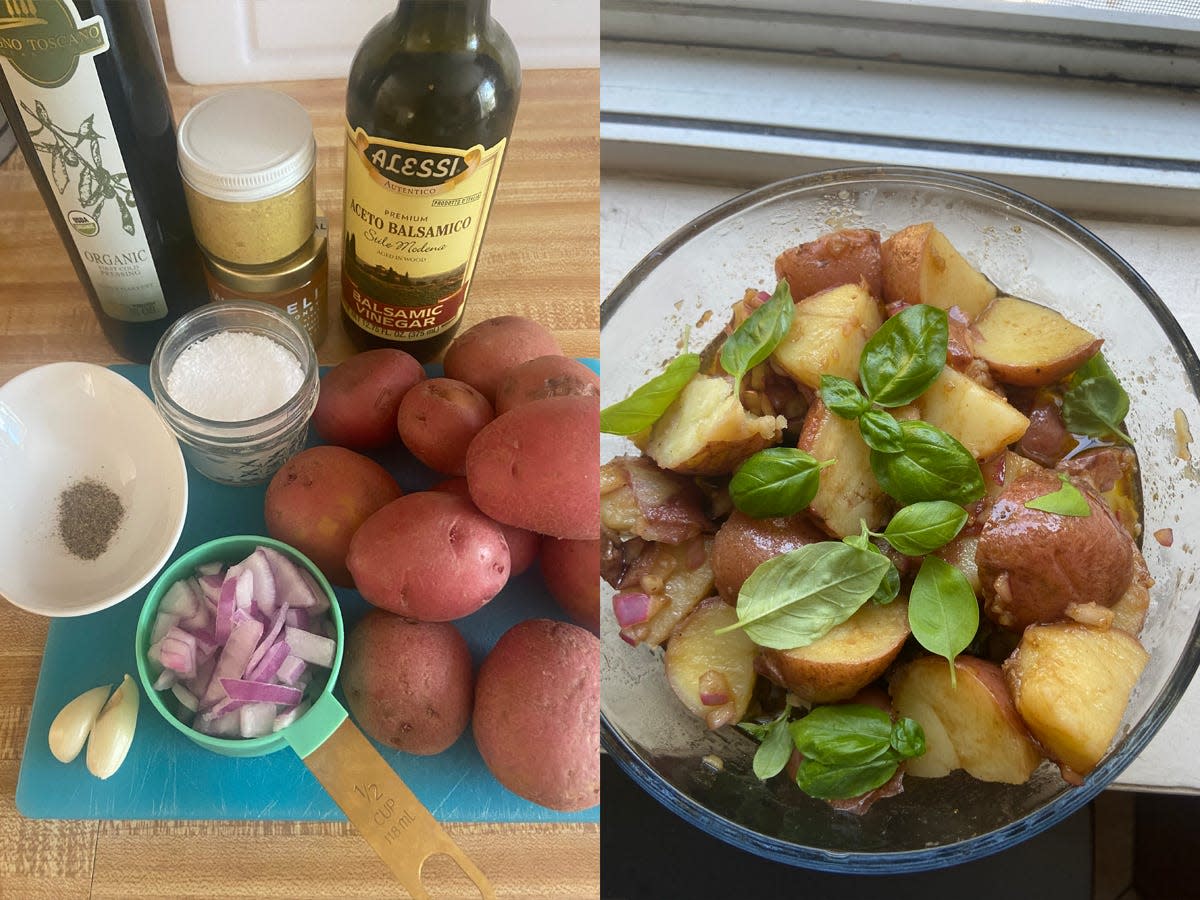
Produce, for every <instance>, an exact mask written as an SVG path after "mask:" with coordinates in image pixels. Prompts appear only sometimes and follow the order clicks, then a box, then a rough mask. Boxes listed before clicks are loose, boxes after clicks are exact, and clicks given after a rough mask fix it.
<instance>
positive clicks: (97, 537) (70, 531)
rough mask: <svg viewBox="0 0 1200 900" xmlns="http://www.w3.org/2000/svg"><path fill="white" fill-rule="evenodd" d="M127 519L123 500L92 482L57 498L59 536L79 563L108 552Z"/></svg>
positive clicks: (77, 484)
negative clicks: (79, 560)
mask: <svg viewBox="0 0 1200 900" xmlns="http://www.w3.org/2000/svg"><path fill="white" fill-rule="evenodd" d="M124 518H125V507H124V506H123V505H122V503H121V498H120V497H118V496H117V495H116V493H114V492H113V490H112V489H111V488H109V487H107V486H106V485H103V484H101V483H100V482H99V481H96V480H95V479H93V478H84V479H82V480H80V481H76V482H75V483H74V484H72V485H70V486H69V487H67V488H65V489H64V490H63V491H62V493H60V494H59V495H58V534H59V536H60V537H61V538H62V540H63V543H64V544H66V547H67V550H69V551H70V552H71V554H72V555H74V556H78V557H79V558H80V559H89V560H90V559H96V558H97V557H98V556H100V554H102V553H103V552H104V551H105V550H107V549H108V542H109V541H111V540H112V536H113V535H114V534H116V531H117V528H119V527H120V525H121V520H122V519H124Z"/></svg>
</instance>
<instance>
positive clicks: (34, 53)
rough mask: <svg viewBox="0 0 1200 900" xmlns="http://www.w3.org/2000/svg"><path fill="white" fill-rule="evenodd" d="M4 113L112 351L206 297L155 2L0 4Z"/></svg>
mask: <svg viewBox="0 0 1200 900" xmlns="http://www.w3.org/2000/svg"><path fill="white" fill-rule="evenodd" d="M0 106H2V107H3V109H4V112H5V114H6V115H7V116H8V121H9V123H10V124H11V125H12V127H13V131H14V132H15V134H16V137H17V142H18V143H19V144H20V146H21V150H22V151H23V152H24V154H25V160H26V162H27V163H28V164H29V168H30V170H31V171H32V173H33V177H34V180H35V181H36V182H37V185H38V189H39V190H40V191H41V193H42V199H43V200H45V202H46V207H47V208H48V209H49V211H50V216H51V218H53V219H54V223H55V225H56V226H57V227H58V232H59V236H60V237H61V238H62V241H63V244H65V245H66V248H67V252H68V253H69V254H70V256H71V261H72V262H73V263H74V264H75V271H76V272H77V273H78V275H79V280H80V281H81V282H83V285H84V288H85V289H86V290H87V294H88V298H89V299H90V301H91V303H92V306H93V308H94V309H95V311H96V315H97V317H98V318H99V320H100V325H101V327H102V328H103V330H104V334H105V336H106V337H107V338H108V340H109V343H111V344H112V345H113V347H114V348H115V349H116V350H117V352H118V353H120V354H121V355H122V356H124V357H126V358H128V359H131V360H134V361H135V362H143V363H145V362H149V361H150V357H151V355H152V354H153V352H154V346H155V344H156V343H157V341H158V339H159V337H160V336H161V335H162V333H163V332H164V331H165V330H166V328H167V326H169V325H170V324H171V322H173V321H174V320H175V319H176V318H178V317H179V316H180V315H181V314H182V313H184V312H186V311H187V310H189V309H191V308H192V307H194V306H197V305H199V304H200V303H202V302H204V301H205V300H206V299H207V294H206V291H205V287H204V275H203V270H202V268H201V266H200V256H199V253H198V250H197V248H196V242H195V238H194V237H193V235H192V225H191V220H190V219H189V218H188V212H187V205H186V202H185V200H184V195H183V185H182V183H181V181H180V177H179V169H178V166H177V164H176V156H175V124H174V121H173V119H172V117H171V103H170V97H169V96H168V94H167V85H166V79H165V77H164V74H163V68H162V59H161V57H160V55H159V49H158V39H157V36H156V35H155V31H154V20H153V18H152V16H151V13H150V5H149V0H0Z"/></svg>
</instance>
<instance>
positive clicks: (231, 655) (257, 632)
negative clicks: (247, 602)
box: [200, 619, 263, 709]
mask: <svg viewBox="0 0 1200 900" xmlns="http://www.w3.org/2000/svg"><path fill="white" fill-rule="evenodd" d="M262 634H263V624H262V622H258V621H256V620H254V619H246V620H245V621H244V622H241V623H239V624H238V625H237V626H236V627H234V628H233V629H232V631H231V632H230V634H229V640H228V641H226V642H225V646H224V647H223V648H222V650H221V655H220V656H219V657H218V658H217V667H216V668H215V669H214V670H213V677H212V680H211V681H210V682H209V684H208V688H207V690H205V692H204V696H203V697H202V698H201V700H200V705H201V706H202V707H204V708H205V709H207V708H208V707H210V706H212V705H214V704H215V703H217V702H218V701H220V700H222V699H224V697H225V689H224V688H222V687H221V679H222V678H238V677H239V676H241V674H242V673H243V672H245V671H246V662H247V660H249V659H250V655H251V654H252V653H253V652H254V648H255V647H257V646H258V642H259V641H260V640H261V639H262Z"/></svg>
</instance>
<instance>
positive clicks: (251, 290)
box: [204, 218, 329, 347]
mask: <svg viewBox="0 0 1200 900" xmlns="http://www.w3.org/2000/svg"><path fill="white" fill-rule="evenodd" d="M327 236H328V231H327V227H326V223H325V220H324V219H321V218H318V219H317V227H316V228H315V229H314V230H313V233H312V236H311V237H310V238H309V239H308V241H307V243H305V245H304V246H303V247H301V248H300V249H299V250H298V251H296V252H295V253H293V254H292V255H291V256H289V257H287V258H286V259H282V260H280V261H279V262H275V263H269V264H267V265H265V266H231V265H229V264H228V263H224V262H222V261H221V260H218V259H213V258H212V257H210V256H205V259H204V275H205V277H206V279H207V280H208V293H209V296H210V297H211V298H212V300H213V302H214V303H221V302H225V301H229V300H258V301H260V302H262V303H269V304H270V305H271V306H274V307H276V308H278V309H280V310H282V311H283V312H284V313H286V314H287V315H289V316H291V317H292V318H293V319H295V320H296V322H298V323H299V324H300V326H301V327H302V328H304V330H305V331H307V332H308V336H309V337H310V338H312V342H313V346H314V347H319V346H320V345H321V342H322V341H323V340H325V333H326V331H327V330H328V327H329V323H328V319H327V317H326V314H325V309H326V306H325V304H326V296H327V294H328V291H329V252H328V247H327Z"/></svg>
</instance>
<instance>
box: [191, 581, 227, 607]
mask: <svg viewBox="0 0 1200 900" xmlns="http://www.w3.org/2000/svg"><path fill="white" fill-rule="evenodd" d="M197 584H199V585H200V593H201V595H202V596H203V597H204V599H205V600H210V601H212V602H213V603H216V602H217V601H218V600H220V599H221V587H222V586H223V585H224V584H225V576H224V575H201V576H200V578H199V579H198V580H197Z"/></svg>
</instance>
